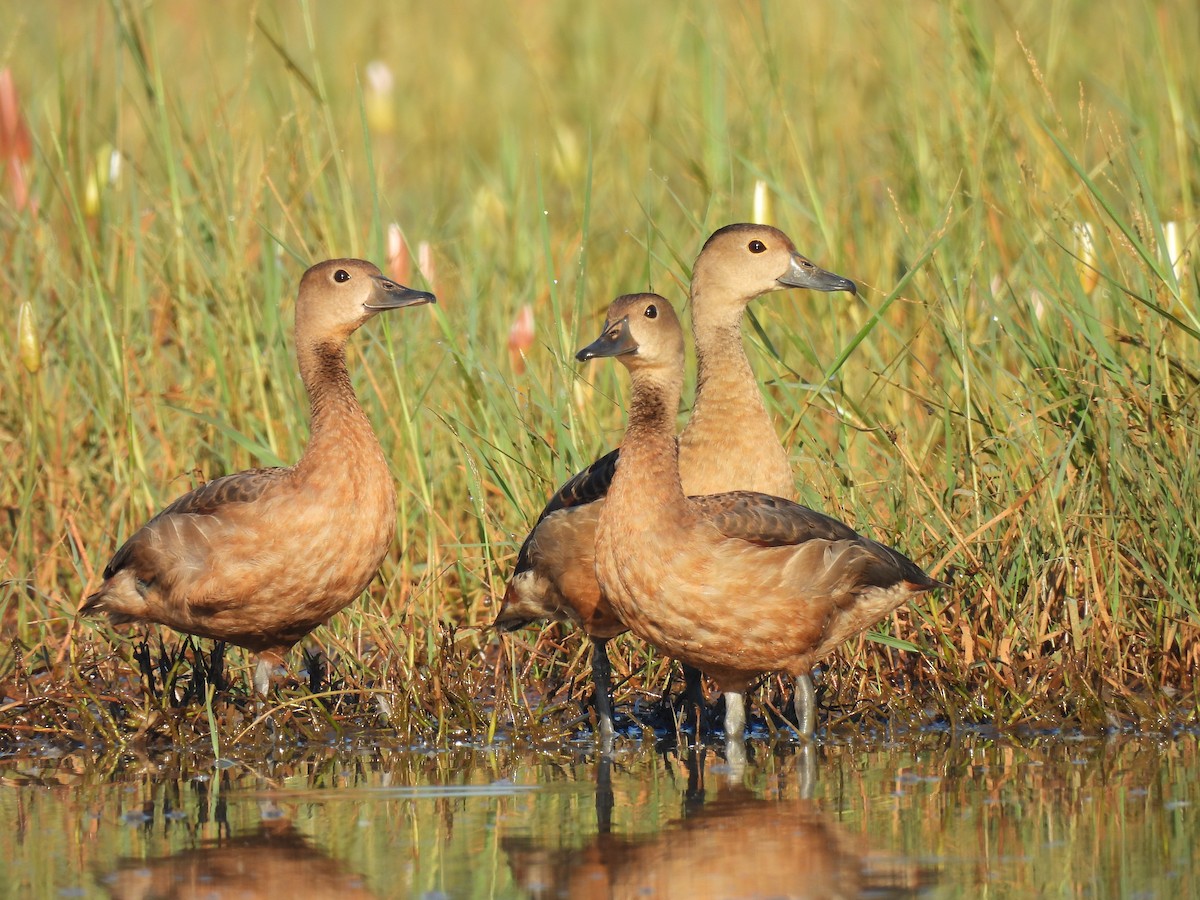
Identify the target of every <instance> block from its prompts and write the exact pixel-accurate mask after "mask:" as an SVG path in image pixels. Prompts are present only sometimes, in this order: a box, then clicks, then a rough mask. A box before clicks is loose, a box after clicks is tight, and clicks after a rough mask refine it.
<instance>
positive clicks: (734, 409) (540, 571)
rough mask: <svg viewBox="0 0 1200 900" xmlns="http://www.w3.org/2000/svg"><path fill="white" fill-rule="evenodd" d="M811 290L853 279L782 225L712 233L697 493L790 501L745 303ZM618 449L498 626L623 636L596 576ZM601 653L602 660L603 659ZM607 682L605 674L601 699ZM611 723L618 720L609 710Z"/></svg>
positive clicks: (695, 286)
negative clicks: (599, 528)
mask: <svg viewBox="0 0 1200 900" xmlns="http://www.w3.org/2000/svg"><path fill="white" fill-rule="evenodd" d="M789 287H801V288H808V289H812V290H820V291H849V292H851V293H854V292H855V286H854V283H853V282H852V281H850V280H849V279H847V278H843V277H841V276H839V275H834V274H832V273H830V272H826V271H824V270H822V269H820V268H818V267H817V266H815V265H814V264H813V263H812V262H810V261H809V260H808V259H806V258H805V257H803V256H801V255H800V254H799V253H797V252H796V248H795V246H794V245H793V244H792V242H791V240H790V239H788V237H787V236H786V235H785V234H783V233H782V232H781V231H779V230H778V229H775V228H771V227H770V226H766V225H747V224H741V225H729V226H726V227H724V228H721V229H719V230H718V231H716V232H714V233H713V235H712V236H711V237H710V238H709V239H708V241H707V242H705V245H704V247H703V249H702V250H701V251H700V254H699V256H698V257H697V258H696V262H695V265H694V267H693V272H692V286H691V303H692V327H693V333H694V336H695V346H696V357H697V376H698V383H697V389H696V402H695V406H694V408H693V411H692V415H691V418H690V419H689V420H688V424H687V426H686V427H685V428H684V431H683V433H682V434H681V435H680V451H679V475H680V476H681V477H682V479H683V485H684V490H685V491H687V493H689V494H710V493H715V492H718V491H727V490H755V491H765V492H767V493H771V494H779V495H783V496H792V495H793V492H794V484H793V480H792V474H791V467H790V464H789V462H788V454H787V451H786V450H785V449H784V447H783V445H782V444H781V443H780V441H779V437H778V436H777V434H776V432H775V426H774V424H773V423H772V421H771V417H770V416H769V415H768V413H767V410H766V407H765V406H764V405H763V401H762V395H761V394H760V392H759V388H758V383H757V381H756V380H755V378H754V373H753V371H752V370H751V368H750V362H749V360H748V359H747V358H746V352H745V349H744V347H743V345H742V332H741V328H742V318H743V314H744V312H745V309H746V307H747V305H748V304H749V303H750V302H751V301H752V300H754V299H755V298H757V297H760V296H762V295H763V294H765V293H767V292H770V291H777V290H782V289H784V288H789ZM618 453H619V451H613V452H612V453H609V454H608V455H606V456H604V457H602V458H601V459H599V460H597V461H596V462H595V463H593V464H592V465H591V466H589V467H588V468H587V469H585V470H584V471H583V472H580V473H579V474H578V475H576V476H575V477H574V478H572V479H571V480H570V481H568V482H567V483H566V484H565V485H563V487H562V488H560V489H559V490H558V492H556V494H555V495H554V496H553V497H552V498H551V499H550V502H549V503H548V504H547V506H546V508H545V509H544V510H543V511H542V514H541V516H540V517H539V518H538V521H537V523H536V524H535V525H534V528H533V530H532V531H531V532H530V534H529V536H528V537H527V538H526V540H525V543H524V545H523V546H522V547H521V551H520V554H519V555H518V559H517V565H516V569H515V571H514V573H513V576H512V578H511V579H510V580H509V583H508V586H507V589H506V591H505V595H504V600H503V603H502V605H501V609H500V613H499V615H498V616H497V618H496V625H497V626H498V627H500V628H504V629H506V630H513V629H515V628H520V627H522V626H523V625H525V624H526V623H528V622H530V621H534V620H537V619H543V618H548V619H554V620H560V621H571V622H574V623H575V624H577V625H580V626H581V627H583V629H584V630H585V631H586V632H587V634H588V635H590V636H591V637H592V638H593V639H594V640H595V641H597V642H598V643H597V647H596V653H595V656H594V659H595V660H596V661H597V662H598V663H599V664H600V665H599V668H601V669H603V667H604V665H605V663H606V662H607V658H606V657H603V654H604V647H603V642H604V641H606V640H607V639H609V638H611V637H614V636H615V635H617V634H620V633H621V632H623V631H625V630H626V629H625V627H624V625H623V623H622V622H621V621H620V619H619V618H618V617H617V616H616V615H615V614H614V612H613V610H612V608H611V606H610V604H609V603H608V602H607V601H606V600H605V598H604V596H603V595H602V594H601V592H600V587H599V584H598V583H597V582H596V579H595V567H594V547H595V528H596V522H597V520H598V518H599V515H600V510H601V508H602V507H603V500H604V496H605V493H606V492H607V490H608V487H609V484H610V483H611V481H612V475H613V472H614V471H615V468H616V462H617V459H618ZM602 657H603V658H602ZM607 689H608V684H607V675H606V674H603V673H601V674H598V675H597V687H596V690H597V697H602V696H603V695H604V694H605V693H606V692H607ZM726 708H727V710H729V711H730V715H728V716H727V726H728V727H729V728H730V729H731V730H740V728H741V726H742V723H743V722H744V712H743V710H742V703H741V698H740V697H738V696H732V697H731V696H727V697H726ZM601 727H602V729H608V730H610V729H611V723H610V722H607V721H605V719H604V717H603V716H602V721H601Z"/></svg>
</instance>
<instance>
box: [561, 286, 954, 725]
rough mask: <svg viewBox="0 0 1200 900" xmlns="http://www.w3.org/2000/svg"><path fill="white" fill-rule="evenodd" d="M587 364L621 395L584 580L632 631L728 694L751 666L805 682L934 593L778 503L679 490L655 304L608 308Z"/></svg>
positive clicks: (874, 550) (666, 308)
mask: <svg viewBox="0 0 1200 900" xmlns="http://www.w3.org/2000/svg"><path fill="white" fill-rule="evenodd" d="M597 356H615V357H616V358H617V359H618V360H619V361H620V362H622V363H623V364H624V365H625V366H626V368H628V369H629V371H630V374H631V377H632V382H633V390H632V397H631V400H630V409H629V426H628V429H627V430H626V432H625V438H624V440H623V441H622V443H621V465H620V466H619V467H618V468H617V470H616V472H615V473H614V475H613V479H612V484H611V486H610V487H609V490H608V493H607V495H606V500H605V503H604V506H603V508H602V510H601V512H600V515H599V521H598V525H597V530H596V574H597V579H598V581H599V583H600V586H601V591H602V592H603V594H604V596H605V597H606V598H607V599H608V601H609V602H610V603H611V605H612V607H613V609H614V610H615V612H616V614H617V616H618V617H619V618H620V619H621V620H622V621H623V622H625V624H626V625H628V626H629V628H630V629H631V630H632V631H633V632H634V633H635V634H637V635H638V636H639V637H641V638H643V639H644V640H647V641H649V642H650V643H652V644H654V645H655V646H656V647H658V648H659V649H660V650H662V651H663V652H664V653H666V654H667V655H669V656H672V657H675V658H677V659H680V660H682V661H683V662H685V663H688V664H690V665H692V666H695V667H696V668H698V669H700V670H701V671H703V672H705V673H706V674H708V675H710V676H711V677H713V678H714V679H715V680H716V681H717V682H718V684H719V685H720V686H721V688H722V690H726V691H741V690H744V689H745V687H746V685H747V684H748V683H749V682H750V681H751V680H752V679H753V678H755V677H756V676H757V675H759V674H761V673H763V672H771V671H779V670H782V671H786V672H788V673H790V674H791V675H793V676H794V677H796V678H797V679H799V678H802V677H806V676H807V675H808V673H809V671H810V669H811V668H812V666H813V664H814V663H815V662H817V661H818V660H819V659H821V658H822V657H823V656H825V655H827V654H829V653H831V652H832V651H833V650H834V649H835V648H836V647H837V645H838V644H840V643H841V642H842V641H844V640H845V639H846V638H848V637H850V636H851V635H853V634H855V633H857V632H858V631H861V630H862V629H863V628H866V627H868V626H870V625H872V624H874V623H875V622H877V621H879V620H880V619H881V618H883V617H884V616H886V615H887V614H888V613H890V612H891V611H892V610H893V609H895V608H896V607H897V606H899V605H900V604H902V603H904V602H905V601H906V600H908V599H910V598H911V597H912V596H914V595H915V594H917V593H920V592H923V591H928V590H932V589H934V588H937V587H940V586H942V585H941V584H940V582H937V581H935V580H933V579H932V578H930V577H929V576H928V575H926V574H925V573H924V572H922V571H921V569H920V568H919V567H917V566H916V565H915V564H914V563H913V562H912V561H910V560H909V559H908V558H907V557H905V556H903V555H902V554H900V553H898V552H897V551H895V550H892V549H891V548H889V547H885V546H883V545H882V544H879V543H877V542H875V541H872V540H870V539H868V538H865V537H862V536H861V535H859V534H857V533H856V532H855V531H854V530H853V529H851V528H850V527H849V526H847V525H845V524H843V523H841V522H838V521H837V520H835V519H831V518H829V517H828V516H824V515H822V514H821V513H817V512H815V511H813V510H810V509H807V508H806V507H803V506H800V505H799V504H796V503H793V502H792V501H790V500H786V499H783V498H780V497H773V496H770V495H767V494H762V493H756V492H752V491H739V492H735V493H725V494H717V495H710V496H703V497H692V498H689V497H688V496H686V495H685V494H684V488H683V486H682V484H681V482H680V478H679V463H678V454H679V450H678V444H677V442H676V440H675V409H676V407H677V405H678V403H679V395H680V392H681V390H682V385H683V335H682V331H681V329H680V326H679V320H678V319H677V318H676V316H675V312H674V310H673V309H672V308H671V305H670V304H669V303H668V302H667V301H666V300H664V299H663V298H662V297H659V296H657V295H655V294H634V295H628V296H625V297H620V298H618V299H617V300H616V301H614V302H613V304H612V306H611V307H610V308H609V311H608V317H607V321H606V322H605V327H604V333H603V334H602V336H601V337H600V338H599V339H598V340H596V341H595V342H594V343H592V344H591V345H589V346H588V347H586V348H584V349H583V350H581V351H580V353H579V358H580V359H581V360H582V359H591V358H593V357H597ZM797 706H798V707H799V706H800V701H799V700H798V702H797ZM797 712H798V714H800V716H801V718H802V719H803V717H804V714H803V713H802V712H801V710H800V709H799V708H798V709H797ZM804 730H805V729H804V727H803V726H802V731H804Z"/></svg>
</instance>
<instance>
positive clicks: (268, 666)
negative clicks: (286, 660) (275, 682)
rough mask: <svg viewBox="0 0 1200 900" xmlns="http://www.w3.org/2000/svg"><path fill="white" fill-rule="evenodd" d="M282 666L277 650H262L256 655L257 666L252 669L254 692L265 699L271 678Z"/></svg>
mask: <svg viewBox="0 0 1200 900" xmlns="http://www.w3.org/2000/svg"><path fill="white" fill-rule="evenodd" d="M282 666H283V654H282V653H280V652H279V651H277V650H264V651H263V652H262V653H260V654H258V665H257V666H255V667H254V690H255V692H256V693H257V694H258V695H259V696H260V697H266V696H267V692H268V691H270V690H271V678H272V677H273V676H274V675H275V672H276V670H278V669H280V668H282Z"/></svg>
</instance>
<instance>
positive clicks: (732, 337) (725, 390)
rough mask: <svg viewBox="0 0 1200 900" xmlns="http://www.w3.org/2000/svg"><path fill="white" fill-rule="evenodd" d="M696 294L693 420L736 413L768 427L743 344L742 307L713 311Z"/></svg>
mask: <svg viewBox="0 0 1200 900" xmlns="http://www.w3.org/2000/svg"><path fill="white" fill-rule="evenodd" d="M714 305H715V304H713V305H710V304H706V303H705V299H704V298H703V297H701V296H700V295H699V294H698V293H697V295H696V296H694V297H693V298H692V333H693V335H694V336H695V339H696V377H697V380H696V412H695V415H694V416H693V419H692V421H693V422H695V420H696V417H699V418H700V419H701V420H702V421H703V420H704V419H710V418H714V417H719V416H720V415H721V414H722V413H729V412H737V413H738V414H739V415H740V416H743V417H747V418H748V417H749V416H748V415H747V414H748V413H750V412H753V413H754V414H755V415H754V417H755V418H757V419H760V420H762V421H763V422H765V423H766V424H767V425H768V426H770V418H769V417H768V416H767V411H766V408H765V407H764V406H763V402H762V395H761V394H760V393H759V390H758V384H757V383H756V382H755V380H754V371H753V370H752V369H751V368H750V360H749V359H747V358H746V348H745V347H744V346H743V344H742V317H743V314H744V310H745V308H744V307H743V306H741V305H725V304H721V305H719V306H717V308H716V309H713V306H714Z"/></svg>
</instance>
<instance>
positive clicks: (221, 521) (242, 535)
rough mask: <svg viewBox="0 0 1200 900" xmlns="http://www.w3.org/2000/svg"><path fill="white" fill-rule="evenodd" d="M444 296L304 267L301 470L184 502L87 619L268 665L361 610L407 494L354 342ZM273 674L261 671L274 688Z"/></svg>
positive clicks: (151, 525)
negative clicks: (197, 641) (387, 317)
mask: <svg viewBox="0 0 1200 900" xmlns="http://www.w3.org/2000/svg"><path fill="white" fill-rule="evenodd" d="M433 300H434V298H433V295H432V294H427V293H424V292H421V291H414V290H412V289H410V288H406V287H403V286H402V285H398V284H396V283H395V282H393V281H390V280H389V279H387V278H384V277H383V275H382V274H381V273H380V271H379V269H378V268H376V267H375V266H374V265H372V264H371V263H369V262H364V261H362V260H353V259H334V260H328V261H326V262H323V263H319V264H318V265H315V266H313V267H312V268H311V269H309V270H308V271H307V272H305V274H304V277H303V278H302V279H301V281H300V290H299V294H298V297H297V300H296V356H297V362H298V364H299V368H300V376H301V379H302V380H303V382H304V386H305V389H306V390H307V392H308V395H309V400H310V404H311V437H310V438H309V442H308V446H307V447H306V448H305V450H304V454H303V455H302V456H301V457H300V459H299V461H298V462H297V463H296V464H295V465H294V466H290V467H287V468H267V469H252V470H250V471H246V472H238V473H237V474H234V475H227V476H225V477H223V478H218V479H216V480H214V481H211V482H209V483H208V484H205V485H203V486H201V487H199V488H197V489H196V490H194V491H191V492H190V493H187V494H184V495H183V496H182V497H180V498H179V499H177V500H175V501H174V502H173V503H171V504H170V505H169V506H167V507H166V508H165V509H163V510H162V511H161V512H159V513H158V514H157V515H156V516H154V518H152V519H151V520H150V521H149V522H147V523H146V524H145V525H143V526H142V527H141V528H140V529H138V531H137V532H135V533H134V534H133V536H132V537H130V538H129V539H128V540H127V541H126V542H125V543H124V545H122V546H121V548H120V549H119V550H118V551H117V552H116V555H115V556H113V558H112V561H111V562H110V563H109V564H108V566H107V567H106V568H105V570H104V583H103V584H101V585H100V587H99V589H98V590H97V591H96V592H95V593H93V594H91V595H90V596H89V597H87V599H86V600H85V601H84V602H83V605H82V606H81V608H80V611H81V612H83V613H86V614H96V613H107V614H108V615H109V617H110V618H111V620H112V621H113V622H114V623H115V624H123V623H128V622H157V623H160V624H163V625H169V626H170V627H172V628H174V629H176V630H178V631H183V632H187V633H188V634H195V635H199V636H201V637H207V638H213V639H216V640H222V641H227V642H229V643H232V644H236V645H238V646H241V647H245V648H247V649H249V650H251V651H253V652H255V653H258V654H261V655H262V657H263V660H262V663H264V664H268V665H269V664H271V663H277V662H279V661H280V660H281V659H282V656H283V654H284V653H286V652H287V650H288V649H289V648H290V647H292V645H294V644H295V643H296V642H298V641H299V640H300V639H301V638H302V637H304V635H306V634H308V632H310V631H312V630H313V629H314V628H316V627H317V626H318V625H321V624H322V623H324V622H325V621H327V620H328V619H329V617H330V616H332V615H333V614H334V613H336V612H338V611H339V610H341V609H342V608H343V607H345V606H347V605H348V604H349V603H351V602H352V601H353V600H354V599H355V598H356V597H357V596H358V595H359V594H361V593H362V591H363V590H364V589H365V588H366V587H367V585H368V584H369V583H370V581H371V579H372V578H374V577H375V573H376V572H378V571H379V567H380V565H381V564H382V563H383V559H384V557H385V556H386V554H387V552H388V549H389V548H390V546H391V541H392V537H393V535H394V533H395V524H396V489H395V484H394V482H393V480H392V476H391V472H390V470H389V468H388V464H387V460H386V459H385V458H384V455H383V450H382V449H381V448H380V446H379V441H378V440H377V439H376V437H375V433H374V431H373V430H372V428H371V424H370V422H369V421H368V420H367V417H366V414H365V413H364V412H363V409H362V407H361V406H360V405H359V403H358V399H357V397H356V396H355V394H354V388H353V386H352V385H351V382H350V376H349V373H348V371H347V369H346V356H345V347H346V342H347V340H348V339H349V337H350V335H351V334H352V333H353V332H354V331H355V330H356V329H357V328H358V327H359V326H360V325H362V324H363V323H365V322H366V321H367V320H368V319H370V318H371V317H372V316H374V315H375V314H376V313H378V312H379V311H381V310H384V309H395V308H400V307H403V306H412V305H415V304H419V303H426V302H433ZM266 679H267V670H266V669H265V668H264V667H263V665H260V668H259V672H258V674H257V675H256V678H255V683H256V685H257V686H258V688H259V689H260V690H262V691H265V690H266V686H267V680H266Z"/></svg>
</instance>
